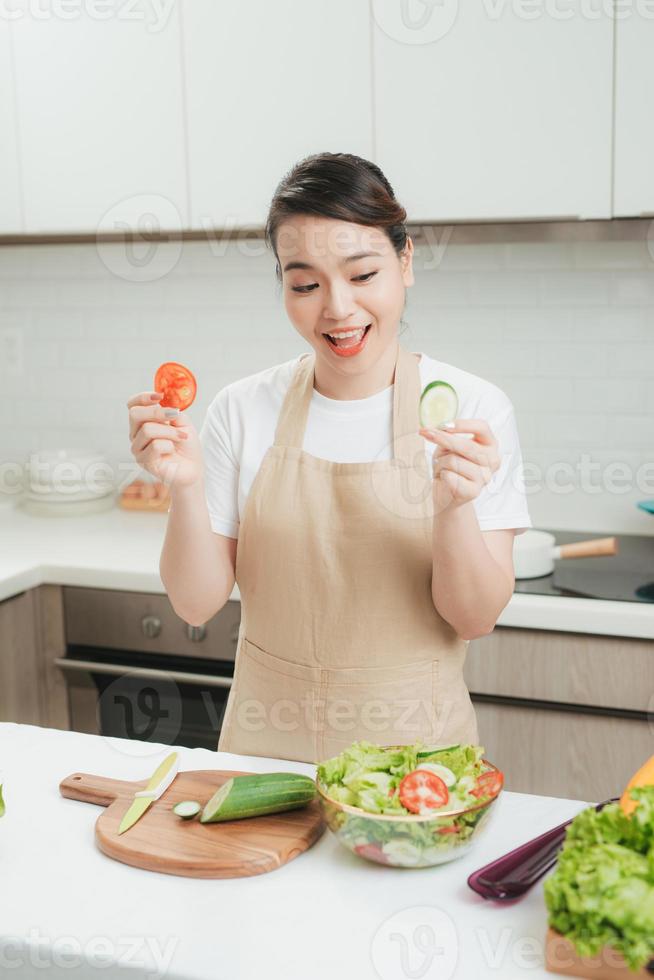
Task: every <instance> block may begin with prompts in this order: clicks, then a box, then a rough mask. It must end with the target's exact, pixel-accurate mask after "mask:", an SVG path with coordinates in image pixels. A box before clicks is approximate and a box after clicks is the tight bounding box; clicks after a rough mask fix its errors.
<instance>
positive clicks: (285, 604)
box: [218, 345, 478, 762]
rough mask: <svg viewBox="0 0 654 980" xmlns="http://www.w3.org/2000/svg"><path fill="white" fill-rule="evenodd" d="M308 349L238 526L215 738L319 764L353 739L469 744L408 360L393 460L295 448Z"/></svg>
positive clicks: (307, 393) (416, 381) (406, 356)
mask: <svg viewBox="0 0 654 980" xmlns="http://www.w3.org/2000/svg"><path fill="white" fill-rule="evenodd" d="M314 364H315V355H314V354H313V353H311V354H307V355H304V356H303V357H302V358H301V359H300V361H299V363H298V366H297V369H296V372H295V374H294V376H293V378H292V381H291V384H290V386H289V389H288V391H287V394H286V397H285V399H284V403H283V405H282V409H281V412H280V415H279V420H278V424H277V429H276V432H275V441H274V445H272V446H271V447H270V448H269V449H268V451H267V452H266V455H265V456H264V459H263V461H262V464H261V467H260V469H259V471H258V472H257V474H256V477H255V479H254V482H253V484H252V488H251V490H250V493H249V495H248V499H247V502H246V506H245V513H244V515H243V520H242V522H241V526H240V531H239V539H238V548H237V557H236V581H237V582H238V586H239V589H240V593H241V626H240V630H239V639H238V647H237V653H236V663H235V670H234V682H233V685H232V688H231V691H230V694H229V699H228V703H227V708H226V711H225V717H224V720H223V725H222V728H221V733H220V739H219V742H218V749H219V750H220V751H225V752H237V753H242V754H245V755H264V756H271V757H273V758H280V759H294V760H298V761H301V762H318V761H320V760H322V759H325V758H329V757H330V756H332V755H335V754H337V753H338V752H340V751H342V749H344V748H345V747H346V746H347V745H350V744H351V743H352V742H353V741H355V740H359V739H366V740H367V741H370V742H375V743H377V744H379V745H390V744H406V743H410V742H414V741H415V740H416V739H418V738H422V739H424V740H425V742H427V743H430V744H449V743H453V742H477V741H478V733H477V724H476V719H475V713H474V709H473V706H472V703H471V701H470V697H469V695H468V691H467V688H466V686H465V683H464V680H463V673H462V670H463V662H464V658H465V654H466V650H467V641H465V640H462V639H461V638H460V637H459V636H457V634H456V633H455V631H454V630H453V629H452V627H451V626H450V625H449V624H448V623H447V622H446V621H445V620H444V619H443V618H442V617H441V616H440V615H439V614H438V612H437V611H436V609H435V608H434V604H433V600H432V595H431V577H432V518H433V503H432V492H431V474H430V473H429V472H428V469H429V466H428V461H427V457H426V453H425V448H424V442H423V439H422V437H421V436H420V435H419V434H418V428H419V421H418V402H419V397H420V373H419V357H418V356H417V355H415V354H412V353H409V352H408V351H406V350H405V349H404V348H402V347H401V345H398V359H397V364H396V370H395V383H394V388H393V452H392V454H391V455H392V458H391V459H390V460H376V461H374V462H371V463H335V462H331V461H329V460H325V459H320V458H318V457H316V456H311V455H309V453H306V452H304V450H303V449H302V443H303V439H304V432H305V427H306V422H307V417H308V412H309V405H310V402H311V397H312V391H313V383H314Z"/></svg>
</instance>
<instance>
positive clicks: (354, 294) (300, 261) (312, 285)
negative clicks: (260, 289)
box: [276, 215, 413, 376]
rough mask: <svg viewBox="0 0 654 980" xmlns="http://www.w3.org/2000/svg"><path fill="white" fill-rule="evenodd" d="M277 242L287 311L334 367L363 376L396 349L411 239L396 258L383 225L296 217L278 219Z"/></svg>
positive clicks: (410, 276)
mask: <svg viewBox="0 0 654 980" xmlns="http://www.w3.org/2000/svg"><path fill="white" fill-rule="evenodd" d="M276 246H277V255H278V257H279V265H280V269H281V272H282V287H283V292H284V304H285V306H286V312H287V313H288V316H289V318H290V320H291V322H292V324H293V326H294V327H295V329H296V330H297V331H298V333H299V334H301V336H302V337H304V339H305V340H306V341H307V342H308V343H309V344H311V346H312V347H313V349H314V350H315V352H316V357H317V359H319V360H320V361H321V362H322V363H323V364H324V365H325V366H329V368H330V371H336V372H337V373H339V374H347V375H350V376H352V375H358V374H362V373H364V372H368V371H370V369H371V368H372V367H373V365H375V364H377V363H378V362H379V361H380V359H382V358H383V357H384V354H388V352H389V351H392V352H393V353H394V352H395V349H396V344H397V337H398V326H399V322H400V319H401V317H402V312H403V310H404V302H405V288H406V287H407V286H411V285H413V268H412V256H413V243H412V242H411V239H408V240H407V245H406V247H405V249H404V252H403V253H402V255H401V256H398V254H397V253H396V251H395V249H394V248H393V246H392V244H391V242H390V240H389V238H388V237H387V235H386V234H385V233H384V232H383V231H382V230H381V229H379V228H374V227H370V226H368V225H358V224H352V223H350V222H348V221H336V220H334V219H332V218H322V217H315V216H312V215H298V216H295V217H293V218H289V219H287V220H286V221H284V222H283V223H282V224H280V226H279V228H278V233H277V240H276ZM351 331H354V333H353V334H352V335H351V336H344V335H345V334H348V333H351ZM317 363H318V361H317V362H316V364H317Z"/></svg>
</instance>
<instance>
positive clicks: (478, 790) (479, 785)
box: [470, 769, 504, 797]
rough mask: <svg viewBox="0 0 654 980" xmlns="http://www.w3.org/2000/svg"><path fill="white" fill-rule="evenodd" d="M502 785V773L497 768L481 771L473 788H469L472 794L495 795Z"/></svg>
mask: <svg viewBox="0 0 654 980" xmlns="http://www.w3.org/2000/svg"><path fill="white" fill-rule="evenodd" d="M503 785H504V773H501V772H500V771H499V770H497V771H495V770H493V769H490V770H489V771H488V772H482V774H481V776H478V777H477V782H476V784H475V787H474V789H471V790H470V793H471V794H472V796H477V797H479V796H497V794H498V793H499V791H500V790H501V789H502V786H503Z"/></svg>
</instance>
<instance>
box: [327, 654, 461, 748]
mask: <svg viewBox="0 0 654 980" xmlns="http://www.w3.org/2000/svg"><path fill="white" fill-rule="evenodd" d="M438 674H439V663H438V661H437V660H429V661H420V662H418V663H413V664H402V665H400V666H397V667H352V668H350V667H339V668H338V669H333V670H329V669H325V670H323V683H322V688H321V691H320V695H321V698H320V701H321V714H320V719H319V721H320V725H319V739H318V750H319V753H320V755H319V758H320V759H328V758H331V756H334V755H337V754H338V753H339V752H342V751H343V749H344V748H347V746H348V745H350V744H351V743H352V742H354V741H361V740H365V741H367V742H373V743H376V744H377V745H407V744H410V743H412V742H415V741H417V740H418V739H424V741H425V742H427V743H429V742H431V743H432V744H435V743H437V742H443V741H445V740H447V735H446V734H445V735H444V736H443V737H441V736H440V735H439V729H440V728H442V724H441V723H440V719H439V717H438V711H437V702H436V692H437V690H438Z"/></svg>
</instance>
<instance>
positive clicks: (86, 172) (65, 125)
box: [11, 3, 188, 233]
mask: <svg viewBox="0 0 654 980" xmlns="http://www.w3.org/2000/svg"><path fill="white" fill-rule="evenodd" d="M16 10H17V11H19V15H18V16H16V17H15V19H14V20H13V21H12V24H11V27H12V31H13V40H14V62H15V69H16V93H17V112H18V121H19V132H20V156H21V165H22V174H23V187H24V201H25V230H26V231H28V232H32V233H41V232H43V233H48V232H52V233H56V232H96V231H106V232H111V231H115V232H121V231H124V230H126V229H132V230H138V229H144V230H147V229H156V228H157V227H161V228H166V229H171V228H173V229H174V228H179V227H180V226H183V225H186V224H187V222H188V213H187V202H186V197H187V195H186V172H185V150H184V125H183V111H182V80H181V57H180V36H179V10H178V4H177V3H172V4H171V3H163V4H149V3H148V4H138V3H130V4H117V5H116V4H109V5H107V4H104V3H103V4H82V5H78V4H74V5H73V6H72V7H70V6H69V5H64V4H57V5H53V4H42V5H38V4H19V5H16Z"/></svg>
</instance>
